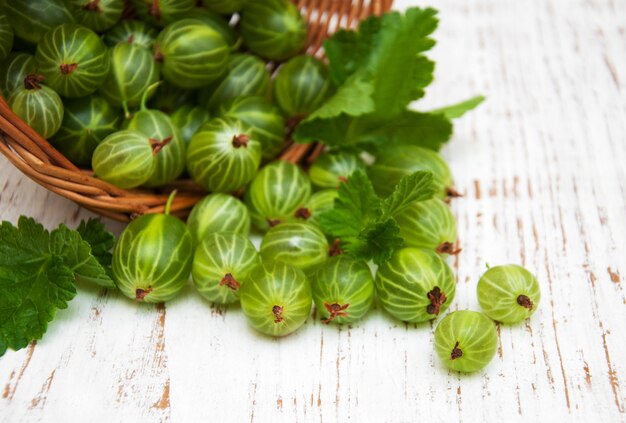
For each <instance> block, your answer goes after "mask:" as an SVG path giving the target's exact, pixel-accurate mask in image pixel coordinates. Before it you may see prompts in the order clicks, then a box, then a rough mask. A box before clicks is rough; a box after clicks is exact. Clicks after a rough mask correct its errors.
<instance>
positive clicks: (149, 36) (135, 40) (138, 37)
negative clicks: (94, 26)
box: [103, 20, 157, 50]
mask: <svg viewBox="0 0 626 423" xmlns="http://www.w3.org/2000/svg"><path fill="white" fill-rule="evenodd" d="M156 37H157V32H156V30H155V29H154V28H151V27H150V26H148V25H147V24H146V23H144V22H141V21H128V20H123V21H121V22H120V23H118V24H117V25H115V26H114V27H113V28H111V29H110V30H109V31H107V32H106V34H104V38H103V39H104V43H105V44H106V45H107V46H109V47H115V46H116V45H118V44H120V43H128V44H135V45H138V46H141V47H145V48H147V49H149V50H151V49H152V47H154V41H155V40H156Z"/></svg>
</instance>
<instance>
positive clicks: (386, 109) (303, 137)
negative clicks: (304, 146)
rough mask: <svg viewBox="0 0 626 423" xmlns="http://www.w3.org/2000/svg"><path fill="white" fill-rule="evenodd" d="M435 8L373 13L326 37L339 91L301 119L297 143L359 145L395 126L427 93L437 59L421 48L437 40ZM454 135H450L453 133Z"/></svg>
mask: <svg viewBox="0 0 626 423" xmlns="http://www.w3.org/2000/svg"><path fill="white" fill-rule="evenodd" d="M435 15H436V11H435V10H434V9H419V8H412V9H408V10H407V11H406V13H405V14H404V15H402V14H400V13H398V12H392V13H388V14H385V15H383V16H381V17H371V18H369V19H367V20H365V21H364V22H363V23H362V24H361V25H360V26H359V31H358V32H354V31H340V32H339V33H337V34H336V35H335V36H333V37H332V38H331V39H330V40H329V41H327V42H326V44H325V45H326V48H327V50H326V52H327V55H328V57H329V61H330V73H331V77H332V79H333V80H334V81H335V82H336V83H337V84H339V85H340V87H339V89H338V91H337V92H336V94H335V95H334V96H333V97H331V98H330V99H329V100H328V101H327V102H326V103H325V104H323V105H322V106H321V107H320V108H319V109H318V110H317V111H316V112H315V113H313V114H312V115H311V116H309V117H308V118H307V119H305V120H304V121H303V122H301V123H300V125H299V126H298V128H297V129H296V132H295V134H294V138H295V139H296V141H298V142H310V141H313V140H321V141H323V142H324V143H325V144H328V145H330V146H345V145H356V144H359V143H362V142H364V139H367V140H368V141H370V140H372V139H376V140H379V141H380V142H381V143H384V137H378V138H372V137H371V136H370V132H371V131H375V130H377V129H379V128H380V127H381V126H385V127H393V126H394V123H395V122H396V120H397V119H398V118H402V117H403V113H405V111H406V108H407V105H408V104H409V103H410V102H411V101H413V100H417V99H419V98H421V97H422V96H423V95H424V88H425V87H426V86H427V85H428V84H430V82H431V81H432V75H433V69H434V63H433V62H431V61H430V60H428V59H427V58H426V57H424V56H423V55H422V54H421V53H423V52H424V51H426V50H428V49H430V48H431V47H432V46H433V45H434V41H433V40H432V39H430V38H428V35H430V33H432V32H433V31H434V30H435V28H436V27H437V19H436V17H435ZM448 136H449V135H448Z"/></svg>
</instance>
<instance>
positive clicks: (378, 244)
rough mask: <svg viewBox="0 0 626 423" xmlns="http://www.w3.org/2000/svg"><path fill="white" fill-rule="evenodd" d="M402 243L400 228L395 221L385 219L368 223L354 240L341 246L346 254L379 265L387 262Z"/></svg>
mask: <svg viewBox="0 0 626 423" xmlns="http://www.w3.org/2000/svg"><path fill="white" fill-rule="evenodd" d="M342 241H343V240H342ZM402 243H403V239H402V237H401V236H400V227H399V226H398V224H397V223H396V221H395V220H393V219H392V218H387V219H382V220H380V221H376V222H372V223H369V224H368V225H366V226H365V228H363V230H362V231H361V233H360V234H359V236H358V237H357V238H356V239H355V240H349V242H348V243H347V244H346V245H344V243H343V242H342V244H341V245H342V248H344V251H345V252H346V253H348V254H351V255H353V256H354V257H356V258H358V259H362V260H372V261H373V262H374V263H376V264H378V265H380V264H382V263H384V262H385V261H387V260H389V258H390V257H391V254H392V253H393V251H394V250H395V249H396V248H399V247H401V246H402Z"/></svg>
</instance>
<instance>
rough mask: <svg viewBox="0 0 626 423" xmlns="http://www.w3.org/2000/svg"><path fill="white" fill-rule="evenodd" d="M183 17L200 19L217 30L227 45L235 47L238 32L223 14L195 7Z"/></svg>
mask: <svg viewBox="0 0 626 423" xmlns="http://www.w3.org/2000/svg"><path fill="white" fill-rule="evenodd" d="M185 17H186V18H192V19H198V20H201V21H202V22H204V24H205V25H208V26H210V27H211V28H213V29H214V30H215V31H217V32H219V34H220V35H221V36H222V38H223V39H224V41H225V42H226V44H228V46H229V47H231V48H235V47H236V46H237V43H238V41H239V34H237V31H236V30H235V28H233V27H232V26H230V24H229V23H228V21H227V20H226V19H225V17H224V16H221V15H220V14H218V13H216V12H212V11H211V10H207V9H204V8H202V7H196V8H194V9H193V10H192V11H191V12H189V14H188V15H187V16H185Z"/></svg>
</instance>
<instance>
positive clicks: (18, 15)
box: [2, 0, 74, 44]
mask: <svg viewBox="0 0 626 423" xmlns="http://www.w3.org/2000/svg"><path fill="white" fill-rule="evenodd" d="M2 6H3V8H4V13H5V14H6V16H7V18H8V19H9V22H10V23H11V26H12V27H13V29H14V30H15V35H17V36H18V37H19V38H21V39H23V40H25V41H28V42H29V43H33V44H37V43H38V42H39V39H40V38H41V37H42V36H43V35H44V34H45V33H46V32H48V31H49V30H51V29H52V28H55V27H57V26H59V25H61V24H64V23H71V22H74V16H72V13H71V12H70V11H69V9H68V8H67V6H66V4H65V2H64V0H28V1H19V0H14V1H3V2H2Z"/></svg>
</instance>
